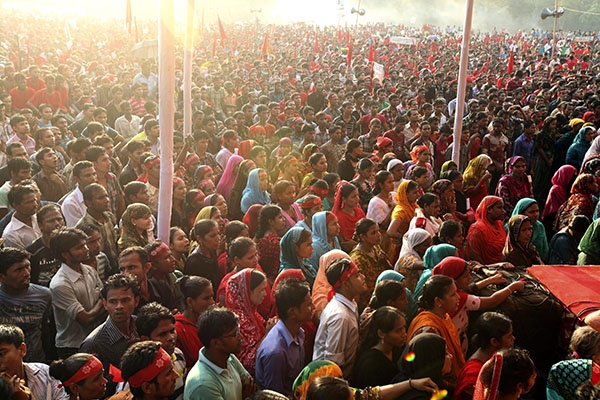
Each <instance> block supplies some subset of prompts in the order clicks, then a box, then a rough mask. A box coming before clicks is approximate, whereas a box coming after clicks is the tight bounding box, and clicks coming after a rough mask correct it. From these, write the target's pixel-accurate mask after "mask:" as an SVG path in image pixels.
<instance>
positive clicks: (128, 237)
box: [119, 203, 152, 246]
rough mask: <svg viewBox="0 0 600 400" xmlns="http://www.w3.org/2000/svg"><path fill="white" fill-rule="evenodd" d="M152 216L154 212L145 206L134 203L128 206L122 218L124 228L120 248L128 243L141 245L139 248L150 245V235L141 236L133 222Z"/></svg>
mask: <svg viewBox="0 0 600 400" xmlns="http://www.w3.org/2000/svg"><path fill="white" fill-rule="evenodd" d="M150 214H152V210H150V207H148V206H147V205H145V204H142V203H133V204H130V205H128V206H127V208H126V209H125V212H124V213H123V215H122V216H121V221H122V223H123V227H122V229H121V236H120V238H119V245H120V246H121V245H122V244H127V243H139V246H144V245H145V244H148V234H147V233H146V234H145V235H140V234H139V233H138V231H137V229H136V227H135V226H134V225H133V220H134V219H140V218H143V217H145V216H146V215H150Z"/></svg>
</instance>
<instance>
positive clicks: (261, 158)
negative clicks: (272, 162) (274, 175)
mask: <svg viewBox="0 0 600 400" xmlns="http://www.w3.org/2000/svg"><path fill="white" fill-rule="evenodd" d="M253 160H254V162H255V166H256V167H258V168H266V167H267V153H266V152H265V151H259V152H258V154H257V155H256V156H255V157H254V158H253Z"/></svg>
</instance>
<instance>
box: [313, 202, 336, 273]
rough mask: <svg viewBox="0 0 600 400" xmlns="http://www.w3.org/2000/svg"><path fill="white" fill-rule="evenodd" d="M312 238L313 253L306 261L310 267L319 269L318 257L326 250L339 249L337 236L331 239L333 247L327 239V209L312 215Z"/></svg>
mask: <svg viewBox="0 0 600 400" xmlns="http://www.w3.org/2000/svg"><path fill="white" fill-rule="evenodd" d="M312 235H313V236H312V240H313V242H312V243H313V253H312V257H311V258H309V259H307V260H306V261H307V262H308V264H310V266H311V267H312V269H314V270H315V271H318V270H319V259H320V258H321V256H322V255H323V254H325V253H327V252H328V251H331V250H333V249H338V250H341V249H342V246H340V241H339V239H338V238H337V236H336V237H335V238H334V239H333V247H331V245H330V244H329V242H328V241H327V211H321V212H318V213H316V214H315V215H313V217H312Z"/></svg>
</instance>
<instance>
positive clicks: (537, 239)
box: [505, 197, 550, 261]
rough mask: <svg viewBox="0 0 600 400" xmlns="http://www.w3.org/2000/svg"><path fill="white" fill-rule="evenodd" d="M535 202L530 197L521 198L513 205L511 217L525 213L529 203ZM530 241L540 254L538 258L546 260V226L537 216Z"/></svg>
mask: <svg viewBox="0 0 600 400" xmlns="http://www.w3.org/2000/svg"><path fill="white" fill-rule="evenodd" d="M536 203H537V201H536V200H535V199H532V198H529V197H524V198H522V199H521V200H519V202H518V203H517V204H516V205H515V208H514V209H513V212H512V215H511V217H514V216H515V215H520V214H522V215H525V211H527V209H528V208H529V207H531V205H533V204H536ZM540 215H541V214H540ZM505 228H506V227H505ZM531 243H533V244H534V246H535V248H536V249H537V251H538V253H539V254H540V258H541V259H542V260H544V261H546V260H547V258H548V253H549V252H550V246H548V237H547V236H546V228H545V227H544V224H542V223H541V222H540V220H539V218H538V220H537V221H535V224H533V235H532V236H531Z"/></svg>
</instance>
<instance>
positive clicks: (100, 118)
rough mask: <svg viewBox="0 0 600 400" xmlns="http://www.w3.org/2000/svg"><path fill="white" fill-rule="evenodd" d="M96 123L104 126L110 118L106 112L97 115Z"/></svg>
mask: <svg viewBox="0 0 600 400" xmlns="http://www.w3.org/2000/svg"><path fill="white" fill-rule="evenodd" d="M95 119H96V122H100V123H101V124H102V126H104V125H106V121H107V120H108V117H107V116H106V113H105V112H102V113H100V114H98V115H96V118H95Z"/></svg>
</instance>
